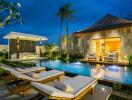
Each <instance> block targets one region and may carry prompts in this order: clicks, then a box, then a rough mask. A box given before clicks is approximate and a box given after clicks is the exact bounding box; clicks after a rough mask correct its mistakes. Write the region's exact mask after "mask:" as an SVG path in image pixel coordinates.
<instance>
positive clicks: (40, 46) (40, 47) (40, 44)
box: [39, 39, 42, 57]
mask: <svg viewBox="0 0 132 100" xmlns="http://www.w3.org/2000/svg"><path fill="white" fill-rule="evenodd" d="M41 49H42V41H41V39H40V41H39V56H40V57H41V52H42V51H41Z"/></svg>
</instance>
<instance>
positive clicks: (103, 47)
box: [91, 38, 121, 58]
mask: <svg viewBox="0 0 132 100" xmlns="http://www.w3.org/2000/svg"><path fill="white" fill-rule="evenodd" d="M120 44H121V41H120V38H106V39H94V40H92V44H91V46H92V52H96V56H97V57H98V58H99V57H100V56H107V54H108V53H109V52H118V56H120Z"/></svg>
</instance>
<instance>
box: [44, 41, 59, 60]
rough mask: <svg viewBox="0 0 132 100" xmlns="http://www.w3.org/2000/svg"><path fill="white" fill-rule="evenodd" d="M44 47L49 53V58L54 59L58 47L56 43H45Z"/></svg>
mask: <svg viewBox="0 0 132 100" xmlns="http://www.w3.org/2000/svg"><path fill="white" fill-rule="evenodd" d="M44 48H45V51H46V53H47V55H48V56H49V57H48V58H50V59H52V54H53V51H54V50H55V48H56V45H55V44H54V43H51V44H49V43H45V44H44Z"/></svg>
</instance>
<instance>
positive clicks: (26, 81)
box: [8, 70, 64, 94]
mask: <svg viewBox="0 0 132 100" xmlns="http://www.w3.org/2000/svg"><path fill="white" fill-rule="evenodd" d="M35 74H36V76H37V77H36V76H34V77H32V76H30V75H28V74H22V73H20V72H18V71H11V75H12V77H14V78H15V80H14V82H9V83H8V89H9V91H10V92H11V93H18V92H22V91H23V93H24V94H25V92H26V91H27V90H28V89H29V88H30V83H31V82H39V83H45V82H49V81H52V80H54V79H59V78H60V77H61V76H64V72H62V71H58V70H50V71H43V72H40V73H35Z"/></svg>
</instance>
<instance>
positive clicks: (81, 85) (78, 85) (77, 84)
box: [64, 75, 97, 96]
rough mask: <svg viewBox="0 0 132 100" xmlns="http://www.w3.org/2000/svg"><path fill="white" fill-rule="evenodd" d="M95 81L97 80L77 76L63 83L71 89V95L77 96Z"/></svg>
mask: <svg viewBox="0 0 132 100" xmlns="http://www.w3.org/2000/svg"><path fill="white" fill-rule="evenodd" d="M96 81H97V79H95V78H92V77H88V76H82V75H78V76H76V77H74V78H72V79H69V80H65V81H64V83H66V84H69V85H70V86H71V87H72V88H73V92H72V94H73V95H75V96H77V95H78V94H80V93H81V92H82V91H83V90H85V89H86V88H88V87H89V86H91V85H92V84H93V83H95V82H96ZM93 87H94V86H93Z"/></svg>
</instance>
